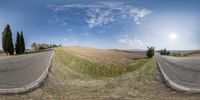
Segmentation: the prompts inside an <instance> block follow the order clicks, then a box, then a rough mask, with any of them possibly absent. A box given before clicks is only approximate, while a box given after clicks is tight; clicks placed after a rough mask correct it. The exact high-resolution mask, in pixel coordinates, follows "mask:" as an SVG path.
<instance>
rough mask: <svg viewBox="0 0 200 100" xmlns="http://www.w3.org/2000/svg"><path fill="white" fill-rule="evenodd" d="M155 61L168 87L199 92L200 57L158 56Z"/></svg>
mask: <svg viewBox="0 0 200 100" xmlns="http://www.w3.org/2000/svg"><path fill="white" fill-rule="evenodd" d="M157 61H158V66H159V68H160V69H161V72H162V74H163V75H164V78H165V79H166V81H167V82H168V83H169V86H171V87H172V88H174V89H176V90H181V91H189V92H200V57H170V56H158V59H157Z"/></svg>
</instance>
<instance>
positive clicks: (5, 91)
mask: <svg viewBox="0 0 200 100" xmlns="http://www.w3.org/2000/svg"><path fill="white" fill-rule="evenodd" d="M53 55H54V50H53V53H52V55H51V58H50V60H49V63H48V65H47V68H46V70H45V71H44V72H43V73H42V75H41V76H40V77H39V78H38V79H37V80H36V81H34V82H33V83H30V84H28V85H26V86H24V87H21V88H12V89H0V94H19V93H24V92H28V91H31V90H33V89H36V88H38V87H40V85H41V84H42V83H43V82H44V81H45V79H46V78H47V77H48V74H49V71H50V67H51V65H52V60H53Z"/></svg>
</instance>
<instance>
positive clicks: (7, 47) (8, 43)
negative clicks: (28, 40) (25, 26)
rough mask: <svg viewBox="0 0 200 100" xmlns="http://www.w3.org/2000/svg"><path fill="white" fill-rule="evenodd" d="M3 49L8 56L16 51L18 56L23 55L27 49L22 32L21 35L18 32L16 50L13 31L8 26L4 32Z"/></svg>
mask: <svg viewBox="0 0 200 100" xmlns="http://www.w3.org/2000/svg"><path fill="white" fill-rule="evenodd" d="M2 48H3V51H4V52H5V53H6V54H7V55H13V54H14V51H15V52H16V54H23V53H24V52H25V49H26V48H25V41H24V36H23V32H22V31H21V32H20V33H19V32H17V37H16V42H15V48H14V44H13V39H12V31H11V28H10V25H9V24H7V25H6V27H5V28H4V30H3V32H2Z"/></svg>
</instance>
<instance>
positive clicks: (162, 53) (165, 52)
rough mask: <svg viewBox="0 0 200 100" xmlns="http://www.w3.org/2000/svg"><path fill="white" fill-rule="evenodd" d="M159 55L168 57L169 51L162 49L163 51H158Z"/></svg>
mask: <svg viewBox="0 0 200 100" xmlns="http://www.w3.org/2000/svg"><path fill="white" fill-rule="evenodd" d="M160 54H161V55H170V51H168V50H167V49H166V48H164V49H161V50H160Z"/></svg>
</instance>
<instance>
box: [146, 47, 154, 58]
mask: <svg viewBox="0 0 200 100" xmlns="http://www.w3.org/2000/svg"><path fill="white" fill-rule="evenodd" d="M147 48H148V50H147V52H146V55H147V57H148V58H152V57H153V56H154V49H155V48H154V47H147Z"/></svg>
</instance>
